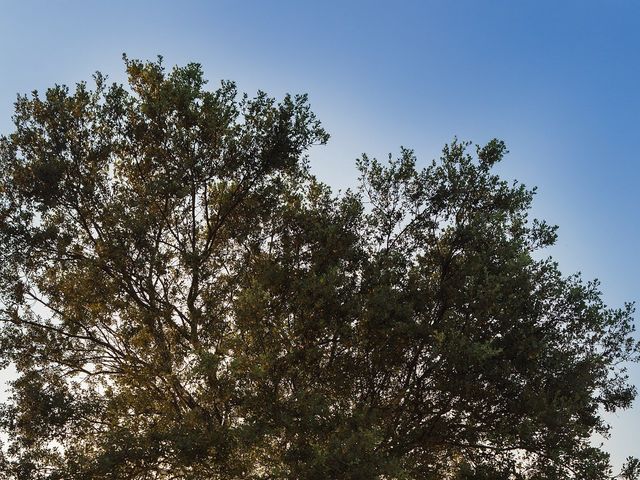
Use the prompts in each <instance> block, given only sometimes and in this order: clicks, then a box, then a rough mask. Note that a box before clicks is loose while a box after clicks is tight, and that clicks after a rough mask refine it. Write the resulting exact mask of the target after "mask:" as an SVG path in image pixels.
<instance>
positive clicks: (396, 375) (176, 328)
mask: <svg viewBox="0 0 640 480" xmlns="http://www.w3.org/2000/svg"><path fill="white" fill-rule="evenodd" d="M125 64H126V68H127V73H128V75H129V83H128V86H126V87H125V86H121V85H117V84H112V85H110V84H108V82H107V80H106V78H105V77H104V76H102V75H100V74H97V75H96V76H95V78H94V80H95V86H93V87H92V88H89V87H88V86H87V84H85V83H80V84H78V85H77V86H76V88H75V90H70V89H69V88H67V87H65V86H55V87H54V88H51V89H49V90H47V92H46V93H45V94H44V95H43V96H42V95H40V94H38V93H37V92H34V93H33V94H32V95H31V96H22V97H19V98H18V101H17V102H16V110H15V116H14V122H15V131H14V132H13V133H11V134H10V135H8V136H6V137H2V139H1V140H0V255H1V263H0V278H1V279H2V281H1V282H0V295H1V297H0V298H1V302H2V303H1V305H0V306H1V308H2V310H1V312H0V322H1V325H2V327H0V347H1V353H0V360H1V361H2V362H3V363H4V364H7V363H13V364H14V365H15V366H16V368H17V370H18V372H19V377H18V378H17V380H16V381H14V382H13V383H12V385H11V389H12V390H11V392H12V397H11V398H10V399H9V401H8V402H6V404H5V405H4V406H3V407H2V410H1V416H0V426H1V427H2V429H3V430H4V431H5V433H7V434H8V439H9V440H8V443H7V444H6V445H5V446H4V447H2V449H1V450H2V454H1V455H0V465H2V473H0V478H6V479H18V478H19V479H43V480H44V479H48V480H53V479H62V478H64V479H86V478H94V479H115V478H126V479H151V478H156V479H169V478H172V479H177V478H180V479H220V480H231V479H256V480H257V479H272V480H276V479H293V478H295V479H327V478H336V479H338V478H339V479H352V480H356V479H363V480H364V479H375V478H377V479H398V480H400V479H402V480H410V479H442V478H451V479H459V480H462V479H471V478H474V479H512V480H517V479H530V480H534V479H556V478H576V479H578V478H579V479H602V478H607V476H608V475H609V465H608V456H607V455H606V454H604V453H603V452H602V451H600V450H599V449H597V448H594V447H592V446H591V444H590V437H591V435H592V434H593V433H596V432H599V433H603V434H606V432H607V430H608V426H607V425H606V424H605V423H604V422H603V420H602V418H601V412H602V410H603V409H605V410H609V411H615V410H617V409H620V408H627V407H629V405H630V404H631V401H632V400H633V398H634V396H635V390H634V388H633V387H632V386H631V385H629V384H628V382H627V377H626V375H625V371H624V369H623V368H621V362H627V361H634V360H636V358H637V354H638V346H637V345H636V344H635V343H634V342H633V340H632V337H631V333H632V331H633V326H632V314H633V308H632V306H631V305H626V306H625V307H624V308H622V309H609V308H607V307H606V306H605V305H604V304H603V302H602V300H601V294H600V292H599V291H598V284H597V283H595V282H586V283H585V282H583V281H582V280H581V279H580V277H579V276H569V277H566V276H563V275H562V274H561V273H560V272H559V270H558V267H557V265H556V263H555V262H553V261H552V260H551V259H539V258H541V256H540V255H538V254H534V253H535V252H538V251H539V250H540V249H541V248H544V247H546V246H548V245H551V244H553V243H554V242H555V239H556V233H555V230H556V229H555V227H552V226H549V225H547V224H546V223H544V222H539V221H537V220H529V219H528V218H527V213H528V211H529V208H530V205H531V202H532V198H533V195H534V191H532V190H528V189H526V188H525V187H524V186H523V185H521V184H519V183H514V184H510V183H508V182H506V181H504V180H502V179H500V178H499V177H498V176H497V175H496V174H495V173H493V168H494V166H495V164H497V163H498V162H500V161H501V160H502V158H503V156H504V155H505V154H506V148H505V145H504V144H503V143H502V142H500V141H497V140H494V141H491V142H489V143H488V144H487V145H486V146H484V147H478V148H477V150H476V151H475V154H474V155H472V154H470V153H469V150H470V144H467V143H462V142H458V141H455V142H453V143H452V144H451V145H448V146H446V147H445V148H444V150H443V153H442V157H441V158H440V159H439V160H438V161H434V162H432V163H431V164H429V165H428V166H427V167H426V168H424V169H418V168H417V166H416V158H415V157H414V155H413V153H412V152H411V151H410V150H406V149H405V150H402V151H401V153H400V156H399V158H397V159H393V158H391V157H390V158H389V161H388V162H385V163H381V162H378V161H377V160H374V159H370V158H368V157H366V156H364V157H363V158H362V159H360V160H359V162H358V168H359V169H360V172H361V177H360V188H359V189H358V190H357V191H348V192H346V193H344V194H341V195H337V196H336V195H334V194H332V192H331V191H330V189H329V188H328V187H327V186H325V185H323V184H321V183H319V182H318V181H317V180H316V179H315V178H314V177H313V176H312V175H311V174H310V172H309V169H308V165H307V161H306V157H305V152H306V151H307V150H308V148H309V147H310V146H311V145H314V144H322V143H324V142H326V141H327V139H328V135H327V133H326V132H325V131H324V130H323V129H322V127H321V126H320V124H319V122H318V121H317V119H316V118H315V116H314V115H313V113H312V112H311V110H310V109H309V105H308V102H307V98H306V97H305V96H295V97H292V96H287V97H285V98H284V100H282V101H281V102H279V103H278V102H276V101H275V100H274V99H272V98H270V97H268V96H267V95H266V94H264V93H258V95H257V96H256V97H255V98H249V97H247V96H246V95H245V96H242V95H239V94H238V92H237V91H236V88H235V86H234V84H233V83H229V82H223V83H222V84H221V85H220V87H219V88H217V89H216V90H206V89H205V80H204V78H203V75H202V72H201V70H200V67H199V66H198V65H196V64H190V65H187V66H186V67H182V68H175V69H173V70H172V71H170V72H167V71H165V69H164V67H163V66H162V63H161V60H158V61H157V62H151V63H143V62H139V61H135V60H129V59H126V58H125ZM637 470H638V469H637V462H635V461H633V460H632V461H630V462H629V463H628V465H627V467H626V471H625V474H626V475H627V476H628V478H633V475H636V476H637Z"/></svg>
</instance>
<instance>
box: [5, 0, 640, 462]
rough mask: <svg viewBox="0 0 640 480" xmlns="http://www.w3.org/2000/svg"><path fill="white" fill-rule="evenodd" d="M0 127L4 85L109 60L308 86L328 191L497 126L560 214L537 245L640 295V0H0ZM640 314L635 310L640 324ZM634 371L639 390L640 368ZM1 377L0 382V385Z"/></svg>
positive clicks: (615, 453)
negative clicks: (365, 159) (365, 166)
mask: <svg viewBox="0 0 640 480" xmlns="http://www.w3.org/2000/svg"><path fill="white" fill-rule="evenodd" d="M0 8H1V10H0V12H1V13H0V72H1V75H0V133H9V131H10V130H11V121H10V117H11V114H12V111H13V106H12V104H13V102H14V100H15V96H16V94H17V93H27V92H30V91H31V90H33V89H39V90H43V89H44V88H46V87H48V86H51V85H53V84H54V83H66V84H71V85H72V84H74V83H75V82H77V81H80V80H90V78H91V74H92V73H93V72H94V71H96V70H100V71H102V72H103V73H105V74H108V75H109V76H110V78H111V79H113V80H117V81H121V80H123V78H124V75H123V66H122V61H121V55H122V53H123V52H126V53H127V54H128V56H129V57H131V58H141V59H154V58H155V57H156V56H157V55H158V54H161V55H163V56H164V59H165V63H166V64H167V65H168V66H172V65H175V64H184V63H186V62H190V61H195V62H199V63H201V64H202V65H203V68H204V71H205V74H206V75H207V77H208V78H209V80H210V83H211V86H212V88H215V86H216V84H217V83H218V81H219V80H220V79H230V80H235V81H236V82H237V83H238V86H239V88H240V90H242V91H247V92H248V93H254V92H255V91H256V90H258V89H262V90H265V91H266V92H268V93H269V94H272V95H274V96H276V97H281V96H282V95H283V94H284V93H286V92H291V93H298V92H307V93H309V95H310V100H311V103H312V106H313V109H314V111H315V112H316V113H317V114H318V116H319V118H320V119H321V120H322V121H323V124H324V126H325V127H326V128H327V130H328V131H329V132H330V133H331V135H332V139H331V140H330V142H329V144H328V145H327V146H325V147H321V148H316V149H314V150H313V151H312V152H311V160H312V167H313V170H314V171H315V172H316V174H317V175H318V176H319V177H320V179H322V180H324V181H325V182H327V183H329V184H330V185H332V186H333V187H334V188H336V189H337V188H342V189H344V188H347V187H349V186H352V185H353V184H354V181H355V178H356V173H355V168H354V160H355V158H356V157H358V156H359V155H360V154H362V153H363V152H367V153H368V154H370V155H371V156H377V157H379V158H382V157H385V156H386V155H387V153H388V152H392V153H397V152H398V150H399V147H400V146H401V145H403V146H406V147H410V148H413V149H415V151H416V154H417V155H418V158H419V159H420V160H421V161H422V162H427V161H430V160H431V159H432V158H434V157H436V156H437V155H438V153H439V150H440V148H441V147H442V145H443V144H444V143H446V142H449V141H450V140H451V139H452V138H453V137H454V136H457V137H458V138H460V139H465V140H471V141H473V142H476V143H483V142H486V141H487V140H489V139H490V138H493V137H498V138H501V139H503V140H505V142H506V143H507V145H508V146H509V150H510V152H511V153H510V154H509V155H508V157H507V158H506V160H505V162H504V164H503V165H501V166H500V171H501V173H502V174H504V175H505V177H507V178H517V179H518V180H520V181H522V182H524V183H525V184H527V185H531V186H533V185H537V186H538V195H537V197H536V200H535V206H534V214H535V215H536V216H538V217H541V218H545V219H547V220H548V221H549V222H550V223H553V224H558V225H559V226H560V230H559V242H558V245H557V246H556V247H554V248H552V249H551V250H550V251H549V252H548V253H549V254H551V255H553V256H554V257H555V258H556V259H557V260H558V261H559V263H560V266H561V268H562V270H563V271H564V272H565V273H572V272H575V271H581V272H582V273H583V275H584V277H585V278H586V279H591V278H595V277H597V278H599V279H600V280H601V281H602V291H603V294H604V298H605V300H606V302H607V303H608V304H610V305H611V306H621V305H622V303H623V302H625V301H638V300H640V280H639V276H638V272H639V271H640V255H639V253H638V246H637V245H638V236H639V234H640V214H639V213H638V210H637V208H638V206H639V205H640V202H639V200H640V190H639V189H638V184H639V181H640V162H639V159H638V147H637V142H638V139H639V137H640V90H639V84H640V82H639V81H640V56H639V52H640V2H637V1H633V0H610V1H604V0H602V1H589V0H583V1H577V0H567V1H562V2H558V1H540V0H530V1H524V0H522V1H518V2H514V1H511V0H486V1H479V0H460V1H445V0H439V1H436V0H432V1H414V2H409V1H405V2H402V1H394V2H390V1H389V2H375V1H369V2H365V1H348V0H343V1H323V2H294V1H273V2H264V1H257V0H256V1H231V0H228V1H211V2H205V1H182V2H169V1H155V2H150V1H133V0H129V1H127V2H125V1H121V0H115V1H110V2H100V3H98V2H83V1H79V0H73V1H72V0H58V1H44V0H41V1H31V0H21V1H12V0H0ZM636 318H638V316H637V317H636ZM630 373H631V378H632V380H633V381H634V383H635V384H636V385H640V368H638V367H632V368H631V370H630ZM0 380H2V379H1V378H0ZM610 419H611V423H612V425H613V430H612V438H611V439H610V440H608V441H607V442H606V443H605V445H606V449H607V450H608V451H610V452H611V454H612V459H613V461H614V463H615V464H616V465H619V464H620V463H621V461H622V460H623V459H624V458H625V457H626V456H628V455H632V454H635V455H636V456H640V442H639V441H638V440H637V433H636V432H640V406H639V405H638V402H637V403H636V404H635V405H634V407H633V408H632V409H631V410H629V411H626V412H621V413H618V414H617V415H615V416H613V417H610Z"/></svg>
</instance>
